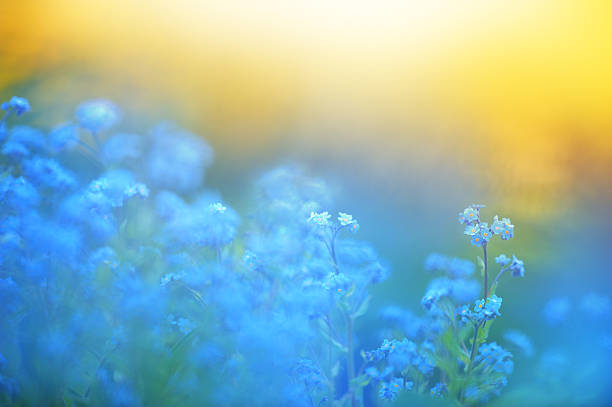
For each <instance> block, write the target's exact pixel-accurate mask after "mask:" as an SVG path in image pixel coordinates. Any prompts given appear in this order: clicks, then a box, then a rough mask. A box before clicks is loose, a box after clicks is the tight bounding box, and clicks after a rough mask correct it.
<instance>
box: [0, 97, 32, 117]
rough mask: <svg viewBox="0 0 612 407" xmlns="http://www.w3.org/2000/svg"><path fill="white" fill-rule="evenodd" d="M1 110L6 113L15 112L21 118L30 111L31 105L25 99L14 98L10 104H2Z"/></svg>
mask: <svg viewBox="0 0 612 407" xmlns="http://www.w3.org/2000/svg"><path fill="white" fill-rule="evenodd" d="M1 108H2V110H4V111H6V112H14V113H15V114H16V115H17V116H21V115H22V114H24V113H27V112H29V111H30V103H29V102H28V100H27V99H25V98H22V97H19V96H13V97H12V98H11V100H9V101H8V102H4V103H2V106H1Z"/></svg>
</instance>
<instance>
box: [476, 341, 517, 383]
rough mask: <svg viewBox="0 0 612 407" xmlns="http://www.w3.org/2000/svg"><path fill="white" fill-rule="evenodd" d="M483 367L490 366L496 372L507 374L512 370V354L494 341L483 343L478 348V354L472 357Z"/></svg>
mask: <svg viewBox="0 0 612 407" xmlns="http://www.w3.org/2000/svg"><path fill="white" fill-rule="evenodd" d="M474 362H475V363H479V364H481V365H482V366H484V367H485V368H490V369H491V370H492V371H494V372H497V373H504V374H506V375H509V374H511V373H512V371H513V370H514V362H512V354H511V353H510V352H508V351H507V350H505V349H504V348H502V347H501V346H499V345H498V344H497V343H495V342H491V343H490V344H483V345H481V346H480V348H479V349H478V356H477V357H476V358H475V359H474Z"/></svg>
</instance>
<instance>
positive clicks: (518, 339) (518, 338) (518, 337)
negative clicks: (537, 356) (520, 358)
mask: <svg viewBox="0 0 612 407" xmlns="http://www.w3.org/2000/svg"><path fill="white" fill-rule="evenodd" d="M504 339H505V340H506V341H508V342H509V343H511V344H512V345H514V346H516V347H517V348H519V349H520V350H521V351H522V352H523V353H524V354H525V356H527V357H531V356H532V355H533V343H532V342H531V339H529V337H528V336H527V335H525V334H524V333H522V332H520V331H517V330H509V331H506V333H504Z"/></svg>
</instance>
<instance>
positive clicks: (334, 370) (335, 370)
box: [331, 361, 340, 377]
mask: <svg viewBox="0 0 612 407" xmlns="http://www.w3.org/2000/svg"><path fill="white" fill-rule="evenodd" d="M338 373H340V362H339V361H338V362H336V364H335V365H334V367H332V368H331V375H332V377H336V376H338Z"/></svg>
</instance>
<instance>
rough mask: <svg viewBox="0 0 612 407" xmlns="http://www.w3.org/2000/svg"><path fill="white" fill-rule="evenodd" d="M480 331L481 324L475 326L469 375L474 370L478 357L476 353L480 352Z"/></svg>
mask: <svg viewBox="0 0 612 407" xmlns="http://www.w3.org/2000/svg"><path fill="white" fill-rule="evenodd" d="M479 329H480V323H479V324H478V325H474V338H473V339H472V350H471V352H470V364H469V365H468V373H470V371H471V370H472V365H473V363H474V358H475V357H476V351H477V350H478V330H479Z"/></svg>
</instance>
